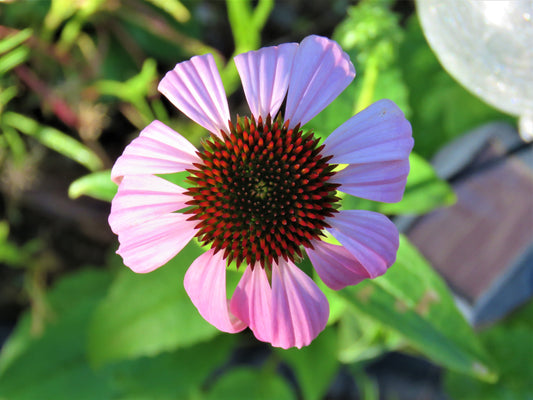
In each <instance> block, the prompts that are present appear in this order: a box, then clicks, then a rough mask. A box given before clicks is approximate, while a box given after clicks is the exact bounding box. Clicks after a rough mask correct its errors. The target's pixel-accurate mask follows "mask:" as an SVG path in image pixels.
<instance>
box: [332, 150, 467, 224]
mask: <svg viewBox="0 0 533 400" xmlns="http://www.w3.org/2000/svg"><path fill="white" fill-rule="evenodd" d="M409 163H410V165H411V170H410V171H409V175H408V177H407V183H406V186H405V192H404V195H403V198H402V200H401V201H400V202H399V203H379V202H375V201H371V200H366V199H360V198H357V197H354V196H351V195H345V194H342V196H341V197H343V200H342V205H343V208H344V209H348V210H353V209H365V210H371V211H377V212H380V213H383V214H394V215H397V214H412V215H413V214H424V213H427V212H430V211H432V210H434V209H436V208H439V207H448V206H451V205H453V204H454V203H455V201H456V196H455V193H454V192H453V189H452V188H451V186H450V185H449V184H448V183H447V182H446V181H444V180H442V179H440V178H439V177H438V176H437V174H436V172H435V170H434V169H433V167H432V166H431V164H430V163H428V162H427V161H426V160H424V159H423V158H422V157H420V156H419V155H418V154H416V153H411V155H410V156H409Z"/></svg>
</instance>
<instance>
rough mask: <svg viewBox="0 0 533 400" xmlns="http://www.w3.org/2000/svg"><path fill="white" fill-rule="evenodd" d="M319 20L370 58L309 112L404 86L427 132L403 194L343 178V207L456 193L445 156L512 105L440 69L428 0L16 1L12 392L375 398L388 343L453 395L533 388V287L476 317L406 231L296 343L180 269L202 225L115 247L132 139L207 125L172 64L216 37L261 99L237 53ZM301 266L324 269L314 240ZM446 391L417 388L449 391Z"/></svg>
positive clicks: (391, 207) (8, 268) (435, 199)
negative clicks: (271, 341) (182, 91)
mask: <svg viewBox="0 0 533 400" xmlns="http://www.w3.org/2000/svg"><path fill="white" fill-rule="evenodd" d="M313 33H314V34H321V35H326V36H329V37H332V38H333V39H335V40H337V41H338V42H339V43H340V44H341V46H342V47H343V48H344V49H345V50H346V51H347V52H348V53H349V55H350V57H351V59H352V61H353V62H354V64H355V67H356V70H357V77H356V79H355V81H354V83H353V84H352V85H351V86H350V87H349V88H348V89H347V90H346V91H344V92H343V93H342V94H341V96H339V98H338V99H336V100H335V101H334V102H333V103H332V105H331V106H330V107H328V108H327V109H326V110H325V111H324V112H322V113H321V114H320V115H319V116H317V117H316V118H314V119H313V120H312V121H310V122H309V123H308V125H307V127H308V128H309V129H313V130H314V131H315V132H317V133H318V134H319V135H321V136H322V137H326V136H327V135H328V134H329V133H330V132H331V131H333V130H334V129H335V128H336V127H337V126H339V125H340V124H341V123H342V122H344V121H345V120H346V119H347V118H349V117H350V116H352V115H353V114H354V113H355V112H357V111H359V110H361V109H363V108H365V107H366V106H368V105H369V104H371V103H372V102H374V101H376V100H378V99H381V98H390V99H392V100H394V101H395V102H396V103H397V104H398V105H400V107H401V108H402V109H403V110H404V112H405V113H406V115H407V117H408V119H409V120H410V121H411V123H412V126H413V132H414V136H415V143H416V144H415V153H414V154H413V155H412V157H411V173H410V175H409V178H408V182H407V189H406V193H405V196H404V199H403V200H402V201H401V202H400V203H397V204H383V203H377V202H371V201H366V200H364V201H363V200H361V199H357V198H355V197H352V196H348V195H346V196H345V198H344V199H343V202H344V203H343V207H345V208H366V209H371V210H377V211H380V212H383V213H386V214H388V215H391V216H394V215H405V214H407V215H415V214H424V213H427V212H429V211H432V210H434V209H436V208H439V207H446V206H449V205H451V204H453V203H454V201H455V195H454V193H453V191H452V189H451V187H450V185H449V184H448V183H447V182H445V181H443V180H441V179H440V178H439V177H438V176H437V174H436V173H435V171H434V170H433V168H432V167H431V164H430V163H429V162H428V160H429V158H430V157H431V156H432V155H434V154H435V153H436V152H437V151H438V150H439V149H440V148H441V147H442V146H443V145H445V144H446V143H448V142H449V141H451V140H452V139H454V138H455V137H457V136H458V135H460V134H461V133H462V132H465V131H466V130H468V129H471V128H473V127H476V126H478V125H479V124H481V123H483V122H487V121H491V120H494V119H499V120H501V119H504V120H509V118H508V117H506V116H504V115H501V114H500V113H499V112H498V111H495V110H494V109H492V108H490V107H488V106H487V105H485V104H484V103H482V102H481V101H480V100H478V99H477V98H475V97H473V96H472V95H470V94H469V93H468V92H466V91H465V90H464V89H463V88H462V87H461V86H459V85H458V84H457V83H456V82H455V81H454V80H453V79H452V78H451V77H450V76H449V75H448V74H447V73H446V72H445V71H444V70H443V69H442V67H441V66H440V64H439V63H438V61H437V59H436V58H435V56H434V54H433V53H432V51H431V49H430V48H429V47H428V45H427V43H426V41H425V39H424V36H423V34H422V32H421V29H420V26H419V23H418V20H417V18H416V14H415V13H414V6H413V4H412V3H411V2H407V1H392V0H363V1H360V2H352V1H348V0H334V1H329V0H320V1H313V2H306V1H300V0H284V1H277V2H275V1H274V0H258V1H250V0H227V1H225V2H224V1H205V0H187V1H185V0H183V1H180V0H111V1H103V0H77V1H72V0H50V1H48V0H19V1H9V2H3V3H1V4H0V132H1V134H0V168H1V171H2V173H1V194H2V196H1V199H0V206H1V209H2V215H3V217H2V220H1V221H0V262H1V263H2V264H3V266H2V267H1V268H0V293H1V294H0V310H1V321H0V322H1V324H2V329H3V330H2V333H3V335H4V336H5V337H7V336H8V335H9V336H8V337H7V339H6V341H5V343H4V345H3V347H2V351H1V354H0V399H9V400H11V399H13V400H18V399H73V398H75V399H234V400H238V399H274V398H275V399H305V400H313V399H325V398H328V399H341V398H361V399H368V400H373V399H378V398H385V397H384V394H383V393H381V397H380V387H379V385H378V382H377V381H376V378H375V375H373V374H372V373H371V370H372V365H375V363H376V360H379V359H383V357H386V356H387V354H390V353H391V352H394V353H395V354H398V353H399V354H407V355H409V357H411V358H416V359H419V360H429V363H427V364H424V365H427V366H428V367H427V368H430V369H431V368H435V367H434V366H437V367H438V370H439V371H440V372H439V374H440V375H439V376H442V377H443V381H444V384H443V385H442V388H441V387H440V385H438V386H439V387H438V392H439V393H442V391H445V392H446V393H448V395H449V396H450V397H451V398H455V399H461V400H463V399H481V398H483V399H526V398H533V392H532V389H531V385H530V382H529V381H528V379H530V378H531V375H530V373H531V370H530V368H527V366H528V365H529V364H530V360H531V359H533V354H532V353H531V349H532V346H531V337H532V336H531V334H532V331H533V325H532V324H531V320H532V312H533V308H532V307H531V305H529V306H526V307H525V308H523V309H522V310H521V311H520V312H519V313H517V314H516V315H513V316H511V317H510V318H509V319H508V320H504V321H502V322H500V323H499V324H498V325H496V326H494V327H492V328H490V329H487V330H484V331H482V332H474V330H473V329H472V328H471V327H470V326H469V324H468V323H467V322H466V321H465V319H464V318H463V316H462V315H461V313H460V312H459V311H458V309H457V307H456V305H455V303H454V299H453V296H452V294H451V292H450V291H449V289H448V288H447V286H446V284H445V283H444V282H443V280H442V279H441V278H440V277H439V276H438V275H437V274H436V273H435V272H434V270H433V269H432V268H431V266H430V265H429V264H428V262H427V261H426V260H425V259H424V258H423V257H422V256H421V255H420V254H419V252H418V251H417V250H416V248H415V247H414V246H413V245H411V244H410V243H409V241H408V240H407V239H406V238H405V237H404V238H402V240H401V245H400V250H399V253H398V259H397V262H396V264H395V266H393V267H392V268H391V270H390V271H389V272H388V273H387V274H386V275H385V276H383V277H381V278H378V279H376V280H373V281H365V282H363V283H361V284H360V285H358V286H355V287H349V288H346V289H345V290H342V291H340V292H334V291H331V290H329V289H327V288H326V287H325V286H324V285H323V284H321V283H320V282H317V283H319V285H321V287H322V288H323V290H324V291H325V293H326V294H327V296H328V299H329V301H330V306H331V317H330V321H329V324H328V327H327V328H326V330H325V331H324V332H323V333H322V334H321V335H320V336H319V337H318V338H317V339H316V340H315V341H314V342H313V343H312V345H310V346H309V347H307V348H304V349H302V350H295V349H292V350H286V351H284V350H280V349H272V348H271V347H270V346H268V345H265V344H263V343H259V342H257V341H256V340H255V339H254V338H253V336H252V335H251V334H249V333H248V332H244V333H242V334H239V335H227V334H222V333H220V332H218V331H217V330H216V329H215V328H213V327H212V326H211V325H209V324H208V323H206V322H205V321H204V320H203V319H202V318H201V317H200V316H199V315H198V313H197V311H196V309H195V308H194V306H193V305H192V303H191V302H190V300H189V299H188V297H187V295H186V293H185V291H184V289H183V284H182V281H183V276H184V274H185V271H186V268H187V267H188V265H189V264H190V263H191V262H192V260H194V259H195V258H196V257H197V256H198V255H199V254H200V253H201V249H200V248H199V247H198V246H197V245H196V244H195V243H194V242H193V243H191V244H189V245H188V246H187V247H186V248H185V249H184V250H183V251H182V252H181V253H180V254H179V256H178V257H176V258H175V259H173V260H172V261H170V262H169V264H168V265H167V266H165V267H164V268H161V269H159V270H157V271H155V272H153V273H151V274H148V275H135V274H134V273H132V272H131V271H130V270H129V269H127V268H126V267H124V266H123V265H122V263H121V260H120V258H119V257H117V256H116V255H114V250H115V249H116V247H117V244H116V238H115V237H114V236H113V235H112V234H111V232H110V230H109V228H108V227H107V224H106V217H107V213H108V211H109V201H110V200H111V199H112V197H113V195H114V193H115V191H116V186H115V185H114V184H112V183H111V182H110V179H109V176H110V173H109V169H110V167H111V166H112V164H113V161H114V160H115V159H116V158H117V157H118V156H119V155H120V153H121V152H122V150H123V148H124V146H125V145H126V144H127V143H128V142H129V141H130V140H131V139H132V138H134V137H135V136H136V135H137V134H138V132H139V130H140V129H142V128H143V127H144V126H145V125H147V124H148V123H149V122H151V121H152V120H153V119H159V120H161V121H163V122H164V123H165V124H168V125H169V126H171V127H173V128H175V129H176V130H177V131H179V132H180V133H182V134H183V135H185V136H186V137H187V138H188V139H189V140H190V141H192V142H193V143H195V144H197V145H199V143H200V139H201V138H202V137H203V136H204V135H205V132H204V131H203V129H202V128H200V127H198V126H197V125H195V124H193V123H191V122H190V121H189V120H188V119H187V118H185V117H184V116H182V115H179V113H178V112H177V111H176V110H175V109H173V108H172V107H170V106H169V103H168V102H166V100H163V99H162V97H161V96H160V95H159V94H158V92H157V90H156V87H157V83H158V81H159V79H160V78H161V77H162V75H163V74H164V73H165V72H166V71H168V70H169V69H171V68H172V67H173V66H174V64H175V63H177V62H179V61H182V60H185V59H188V58H190V57H191V56H193V55H197V54H204V53H212V54H213V55H214V57H215V60H216V62H217V65H218V66H219V69H220V71H221V76H222V79H223V83H224V86H225V88H226V91H227V94H228V96H229V101H230V108H231V109H232V110H233V111H234V112H237V113H240V114H241V115H245V114H247V113H248V110H247V106H246V104H245V102H244V96H243V93H242V89H241V88H240V82H239V77H238V75H237V72H236V68H235V66H234V64H233V62H232V56H233V55H235V54H238V53H241V52H245V51H249V50H254V49H257V48H259V47H261V46H266V45H273V44H278V43H281V42H287V41H296V42H298V41H300V40H301V39H302V38H303V37H305V36H307V35H309V34H313ZM302 267H303V268H304V269H305V270H306V271H308V272H309V273H311V270H312V268H311V266H310V265H309V262H308V260H305V261H304V265H303V266H302ZM228 273H229V274H233V275H236V274H237V272H235V271H229V272H228ZM235 278H237V276H235ZM230 281H232V279H230ZM233 281H234V280H233ZM528 343H529V346H528ZM424 362H426V361H424ZM437 383H438V382H437ZM528 383H529V384H528ZM343 396H344V397H343ZM349 396H351V397H349ZM421 396H423V395H421ZM435 396H437V397H417V398H442V397H438V396H440V394H436V395H435ZM386 398H388V399H393V398H397V399H400V398H403V397H401V396H400V395H399V394H397V395H392V396H387V397H386Z"/></svg>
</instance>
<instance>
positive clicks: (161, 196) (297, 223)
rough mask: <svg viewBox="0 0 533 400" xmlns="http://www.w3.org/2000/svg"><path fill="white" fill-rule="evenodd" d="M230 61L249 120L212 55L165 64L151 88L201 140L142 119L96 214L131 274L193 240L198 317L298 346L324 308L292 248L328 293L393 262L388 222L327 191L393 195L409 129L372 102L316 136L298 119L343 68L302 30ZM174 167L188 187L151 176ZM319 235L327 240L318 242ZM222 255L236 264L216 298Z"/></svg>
mask: <svg viewBox="0 0 533 400" xmlns="http://www.w3.org/2000/svg"><path fill="white" fill-rule="evenodd" d="M235 64H236V65H237V69H238V71H239V74H240V77H241V80H242V83H243V88H244V93H245V95H246V99H247V101H248V104H249V106H250V111H251V116H249V117H244V118H241V117H238V118H237V119H236V120H234V122H233V123H232V122H231V120H230V114H229V111H228V103H227V100H226V95H225V93H224V89H223V87H222V82H221V79H220V76H219V74H218V71H217V69H216V66H215V63H214V60H213V57H212V56H211V55H209V54H208V55H203V56H197V57H193V58H191V59H190V60H189V61H185V62H182V63H179V64H177V65H176V67H175V68H174V70H172V71H170V72H168V73H167V74H166V76H165V77H164V78H163V80H162V81H161V83H160V85H159V90H160V91H161V93H163V94H164V95H165V96H166V97H167V98H168V99H169V100H170V101H171V102H172V103H173V104H174V105H175V106H176V107H177V108H178V109H179V110H180V111H182V112H183V113H184V114H186V115H187V116H188V117H190V118H191V119H192V120H193V121H195V122H197V123H198V124H200V125H201V126H202V127H204V128H205V129H207V131H209V132H210V136H209V138H208V139H207V140H205V142H204V144H203V149H201V150H197V149H196V148H195V147H194V146H193V145H192V144H191V143H189V142H188V141H187V140H186V139H185V138H184V137H183V136H181V135H180V134H179V133H177V132H175V131H174V130H172V129H170V128H169V127H167V126H166V125H164V124H163V123H161V122H159V121H154V122H152V123H151V124H150V125H148V126H147V127H146V128H145V129H144V130H143V131H142V132H141V134H140V136H139V137H138V138H136V139H135V140H133V141H132V142H131V144H130V145H128V146H127V147H126V149H125V150H124V154H122V156H121V157H120V158H119V159H118V160H117V162H116V164H115V166H114V167H113V170H112V179H113V180H114V182H116V183H117V184H118V185H119V188H118V193H117V195H116V196H115V198H114V199H113V202H112V206H111V215H110V217H109V223H110V225H111V228H112V229H113V232H115V233H116V234H117V235H118V239H119V242H120V247H119V249H118V251H117V253H119V254H120V255H121V256H122V258H123V259H124V263H125V264H126V265H127V266H128V267H130V268H131V269H132V270H133V271H135V272H139V273H145V272H150V271H152V270H154V269H156V268H159V267H161V266H162V265H164V264H165V263H166V262H167V261H169V260H170V259H171V258H173V257H174V256H175V255H176V254H178V253H179V252H180V251H181V250H182V249H183V247H184V246H185V245H186V244H187V243H188V242H189V241H190V240H191V239H192V238H194V237H196V238H197V239H198V241H199V242H200V244H201V245H203V246H204V247H205V248H206V250H207V251H206V252H205V253H204V254H202V255H201V256H199V257H198V258H197V259H196V260H195V261H194V262H193V263H192V265H191V266H190V267H189V269H188V270H187V273H186V275H185V281H184V285H185V290H186V291H187V293H188V295H189V296H190V298H191V300H192V302H193V303H194V305H195V306H196V308H197V309H198V311H199V312H200V314H201V315H202V316H203V317H204V318H205V319H206V320H207V321H208V322H209V323H211V324H212V325H214V326H215V327H217V328H218V329H220V330H221V331H225V332H232V333H233V332H238V331H241V330H243V329H244V328H246V327H249V328H250V329H251V330H252V332H253V333H254V335H255V336H256V337H257V338H258V339H259V340H262V341H265V342H270V343H272V345H273V346H278V347H283V348H289V347H302V346H306V345H308V344H309V343H311V341H312V340H313V339H314V338H315V337H316V336H317V335H318V334H319V333H320V332H321V331H322V330H323V329H324V327H325V326H326V322H327V320H328V316H329V305H328V302H327V300H326V297H325V296H324V294H323V293H322V292H321V291H320V289H319V288H318V287H317V285H316V284H315V283H314V281H313V280H312V279H311V278H310V277H309V276H308V275H307V274H305V273H304V272H303V271H302V270H300V269H299V268H298V267H297V266H296V265H295V263H297V262H299V261H300V260H301V259H302V257H304V252H305V253H306V254H307V256H308V257H309V259H310V260H311V262H312V264H313V266H314V268H315V270H316V272H317V274H318V276H319V277H320V278H321V279H322V281H323V282H324V283H325V284H326V285H327V286H329V287H330V288H332V289H335V290H338V289H341V288H343V287H345V286H347V285H355V284H357V283H359V282H360V281H362V280H363V279H367V278H375V277H377V276H380V275H382V274H383V273H385V271H386V270H387V268H388V267H390V266H391V265H392V264H393V262H394V260H395V258H396V252H397V249H398V231H397V230H396V228H395V226H394V224H393V223H392V222H391V221H390V220H389V219H388V218H387V217H385V216H384V215H381V214H379V213H375V212H370V211H364V210H342V209H340V199H339V198H338V197H337V191H342V192H345V193H349V194H351V195H354V196H358V197H362V198H366V199H370V200H376V201H382V202H397V201H399V200H400V199H401V198H402V195H403V191H404V188H405V182H406V177H407V174H408V172H409V160H408V157H409V153H410V151H411V149H412V147H413V139H412V135H411V126H410V124H409V122H408V121H407V120H406V119H405V117H404V115H403V113H402V112H401V111H400V109H399V108H398V107H397V106H396V105H395V104H394V103H393V102H391V101H388V100H380V101H378V102H376V103H374V104H373V105H371V106H370V107H368V108H367V109H365V110H363V111H361V112H360V113H358V114H357V115H355V116H354V117H352V118H351V119H349V120H348V121H346V122H345V123H344V124H343V125H341V126H340V127H339V128H337V129H336V130H335V131H334V132H333V133H331V135H329V137H328V138H327V139H326V140H325V141H324V143H323V144H320V143H319V142H320V141H319V139H317V138H316V137H315V136H314V135H313V133H312V132H308V131H306V130H305V129H302V126H303V125H304V124H305V123H307V122H308V121H309V120H311V119H312V118H313V117H314V116H315V115H317V114H318V113H319V112H320V111H321V110H323V109H324V108H325V107H326V106H327V105H328V104H329V103H331V101H332V100H333V99H335V98H336V97H337V96H338V95H339V94H340V93H341V92H342V91H343V90H344V89H345V88H346V87H347V86H348V84H349V83H350V82H351V81H352V80H353V78H354V76H355V70H354V67H353V65H352V63H351V62H350V59H349V57H348V55H347V54H346V53H344V52H343V51H342V49H341V48H340V46H339V45H338V44H337V43H336V42H334V41H332V40H329V39H326V38H323V37H318V36H309V37H307V38H305V39H304V40H303V41H302V42H301V43H300V44H297V43H288V44H282V45H279V46H275V47H266V48H262V49H260V50H258V51H251V52H248V53H245V54H240V55H238V56H237V57H235ZM284 100H286V106H285V111H284V113H283V115H282V114H281V113H279V110H280V107H281V105H282V103H283V101H284ZM339 164H341V165H342V166H344V168H340V167H338V165H339ZM183 171H188V172H189V177H188V179H189V181H190V183H191V185H190V187H189V188H187V189H184V188H182V187H179V186H177V185H174V184H172V183H170V182H169V181H167V180H165V179H163V178H161V177H159V176H157V175H161V174H170V173H177V172H183ZM326 231H327V232H329V233H330V234H331V235H332V236H333V237H334V238H336V239H337V241H338V243H340V245H338V244H331V243H329V242H326V241H324V238H325V233H326ZM231 262H236V264H237V265H238V266H240V267H239V268H241V269H244V273H243V275H242V278H241V280H240V282H239V284H238V286H237V288H236V289H235V292H234V293H233V295H232V297H231V300H228V299H227V295H226V267H227V266H228V265H229V264H230V263H231Z"/></svg>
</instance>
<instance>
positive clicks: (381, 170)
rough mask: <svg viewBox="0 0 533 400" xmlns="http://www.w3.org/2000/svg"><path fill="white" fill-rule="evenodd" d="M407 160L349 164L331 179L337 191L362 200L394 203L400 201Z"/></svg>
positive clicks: (405, 179)
mask: <svg viewBox="0 0 533 400" xmlns="http://www.w3.org/2000/svg"><path fill="white" fill-rule="evenodd" d="M408 174H409V159H408V158H406V159H404V160H396V161H383V162H374V163H366V164H350V165H348V166H347V167H346V168H344V169H342V170H340V171H338V172H337V173H336V174H335V176H334V177H332V178H331V182H332V183H340V184H341V186H340V187H339V189H338V190H340V191H341V192H344V193H349V194H351V195H353V196H357V197H362V198H364V199H369V200H375V201H382V202H385V203H396V202H398V201H400V200H401V199H402V196H403V192H404V190H405V183H406V181H407V175H408Z"/></svg>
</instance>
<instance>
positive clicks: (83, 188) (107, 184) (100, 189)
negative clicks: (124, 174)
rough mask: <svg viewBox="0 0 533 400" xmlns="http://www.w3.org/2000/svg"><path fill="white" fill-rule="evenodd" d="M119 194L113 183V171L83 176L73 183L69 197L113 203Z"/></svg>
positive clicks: (69, 190)
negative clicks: (88, 197) (85, 197)
mask: <svg viewBox="0 0 533 400" xmlns="http://www.w3.org/2000/svg"><path fill="white" fill-rule="evenodd" d="M116 193H117V185H116V184H115V183H114V182H112V181H111V171H110V170H107V171H99V172H93V173H91V174H88V175H85V176H82V177H81V178H78V179H76V180H75V181H74V182H72V183H71V184H70V186H69V188H68V196H69V197H70V198H71V199H77V198H78V197H80V196H83V195H85V196H90V197H94V198H95V199H98V200H103V201H111V200H113V197H114V196H115V194H116Z"/></svg>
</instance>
